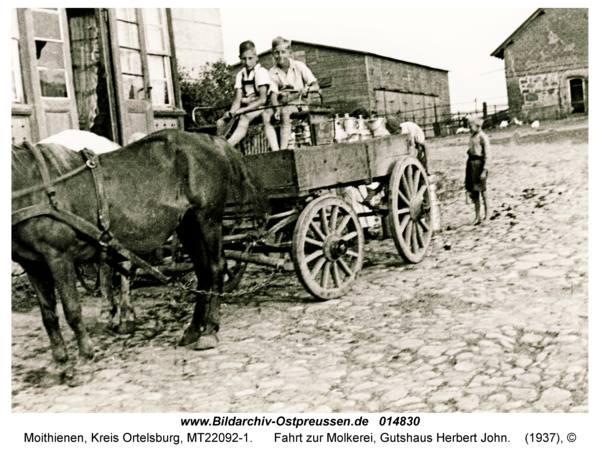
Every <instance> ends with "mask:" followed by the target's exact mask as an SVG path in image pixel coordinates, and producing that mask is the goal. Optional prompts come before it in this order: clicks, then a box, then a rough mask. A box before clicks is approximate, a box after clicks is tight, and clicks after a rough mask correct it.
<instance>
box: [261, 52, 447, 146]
mask: <svg viewBox="0 0 600 454" xmlns="http://www.w3.org/2000/svg"><path fill="white" fill-rule="evenodd" d="M292 58H294V59H295V60H300V61H302V62H304V63H306V65H308V67H309V68H310V69H311V70H312V72H313V73H314V75H315V76H316V77H317V79H318V80H319V85H320V86H321V89H322V93H323V99H324V101H325V103H326V104H327V105H329V106H331V107H332V108H333V109H334V111H335V112H336V113H338V114H340V115H343V114H344V113H351V112H353V111H354V110H355V109H357V108H365V109H367V110H368V111H375V112H377V114H378V115H397V116H398V117H399V118H400V119H402V120H410V121H414V122H415V123H418V124H419V125H420V126H421V127H423V128H424V129H425V131H426V132H427V134H428V135H433V134H434V131H436V129H437V126H436V125H438V124H439V123H440V122H442V121H443V120H444V119H448V118H449V117H450V89H449V84H448V71H446V70H443V69H438V68H432V67H429V66H425V65H420V64H417V63H409V62H406V61H402V60H397V59H394V58H389V57H384V56H381V55H377V54H374V53H371V52H362V51H357V50H350V49H343V48H339V47H333V46H326V45H322V44H314V43H308V42H303V41H292ZM259 61H260V63H261V65H263V66H264V67H265V68H271V67H272V66H273V59H272V57H271V52H270V50H269V51H265V52H262V53H261V54H259Z"/></svg>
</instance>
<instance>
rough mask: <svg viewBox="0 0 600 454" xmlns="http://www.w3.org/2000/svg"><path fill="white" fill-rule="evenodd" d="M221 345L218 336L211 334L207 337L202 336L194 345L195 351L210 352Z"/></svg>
mask: <svg viewBox="0 0 600 454" xmlns="http://www.w3.org/2000/svg"><path fill="white" fill-rule="evenodd" d="M218 343H219V339H218V338H217V335H216V334H209V335H207V336H202V337H201V338H200V339H198V342H196V345H194V350H208V349H210V348H215V347H216V346H217V344H218Z"/></svg>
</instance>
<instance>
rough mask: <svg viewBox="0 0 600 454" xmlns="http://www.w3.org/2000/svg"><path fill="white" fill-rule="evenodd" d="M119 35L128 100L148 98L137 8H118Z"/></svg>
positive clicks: (124, 84)
mask: <svg viewBox="0 0 600 454" xmlns="http://www.w3.org/2000/svg"><path fill="white" fill-rule="evenodd" d="M117 33H118V36H119V53H120V57H121V73H122V74H123V86H124V90H125V93H126V96H127V99H139V100H143V99H145V98H146V96H145V93H144V76H143V72H142V51H141V47H140V38H139V36H140V35H139V25H138V20H137V16H136V12H135V8H117Z"/></svg>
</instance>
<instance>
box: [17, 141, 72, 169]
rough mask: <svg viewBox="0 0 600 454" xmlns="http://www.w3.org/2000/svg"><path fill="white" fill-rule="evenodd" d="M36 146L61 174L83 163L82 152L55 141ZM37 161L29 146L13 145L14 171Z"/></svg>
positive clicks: (51, 165)
mask: <svg viewBox="0 0 600 454" xmlns="http://www.w3.org/2000/svg"><path fill="white" fill-rule="evenodd" d="M35 147H36V148H37V149H38V150H40V152H41V153H42V156H44V159H45V160H46V162H47V163H48V164H49V165H50V167H51V168H54V169H55V170H56V172H57V173H58V174H59V175H62V174H63V173H66V172H68V171H69V170H72V169H74V168H75V167H76V166H77V165H81V164H83V159H82V157H81V154H80V153H78V152H77V151H73V150H70V149H69V148H67V147H64V146H62V145H59V144H55V143H48V144H43V143H40V144H37V145H35ZM33 161H35V158H34V157H33V153H32V152H31V150H30V149H29V148H27V146H17V145H12V146H11V165H12V169H13V171H15V170H16V171H20V170H23V168H24V167H27V166H30V165H31V163H32V162H33Z"/></svg>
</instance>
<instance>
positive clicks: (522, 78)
mask: <svg viewBox="0 0 600 454" xmlns="http://www.w3.org/2000/svg"><path fill="white" fill-rule="evenodd" d="M492 56H493V57H497V58H501V59H503V60H504V66H505V74H506V88H507V92H508V104H509V109H510V112H511V115H514V116H522V117H523V118H527V119H530V120H535V119H543V118H562V117H564V116H567V115H571V114H578V113H587V112H588V90H589V77H588V10H587V9H580V8H539V9H538V10H537V11H535V12H534V13H533V14H532V15H531V16H530V17H529V18H528V19H527V20H526V21H525V22H524V23H523V24H522V25H521V26H520V27H519V28H518V29H517V30H516V31H515V32H514V33H513V34H512V35H510V36H509V37H508V38H507V39H506V40H505V41H504V42H503V43H502V44H501V45H500V46H499V47H498V48H497V49H496V50H495V51H494V52H492Z"/></svg>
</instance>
